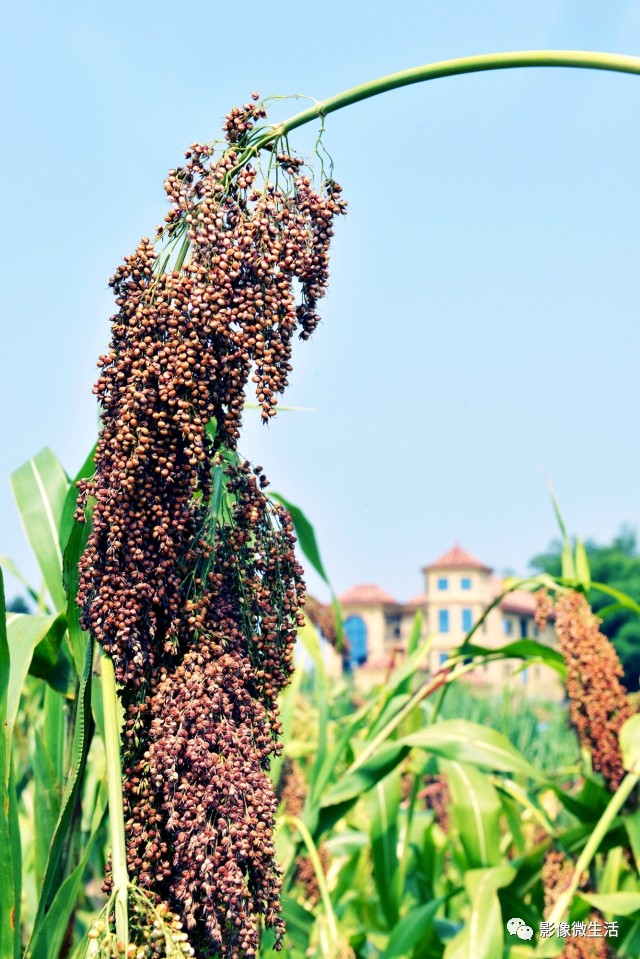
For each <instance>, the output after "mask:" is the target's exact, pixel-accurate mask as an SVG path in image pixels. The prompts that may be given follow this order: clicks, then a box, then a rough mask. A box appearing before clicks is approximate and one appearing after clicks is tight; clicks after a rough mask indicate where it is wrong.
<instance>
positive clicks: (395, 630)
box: [385, 614, 402, 639]
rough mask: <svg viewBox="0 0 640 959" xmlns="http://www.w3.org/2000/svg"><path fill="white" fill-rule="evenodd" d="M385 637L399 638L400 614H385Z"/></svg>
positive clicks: (400, 630)
mask: <svg viewBox="0 0 640 959" xmlns="http://www.w3.org/2000/svg"><path fill="white" fill-rule="evenodd" d="M385 625H386V632H387V639H400V635H401V632H402V629H401V627H402V616H397V615H396V614H393V615H389V616H385Z"/></svg>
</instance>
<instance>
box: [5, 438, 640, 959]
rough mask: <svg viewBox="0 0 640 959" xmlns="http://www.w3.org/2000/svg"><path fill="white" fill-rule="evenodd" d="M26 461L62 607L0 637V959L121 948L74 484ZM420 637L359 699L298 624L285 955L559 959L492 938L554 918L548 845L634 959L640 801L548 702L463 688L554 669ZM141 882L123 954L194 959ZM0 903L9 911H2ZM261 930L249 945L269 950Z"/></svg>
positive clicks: (34, 523) (630, 761)
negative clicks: (593, 758) (1, 762)
mask: <svg viewBox="0 0 640 959" xmlns="http://www.w3.org/2000/svg"><path fill="white" fill-rule="evenodd" d="M26 467H28V468H25V467H23V468H22V469H21V470H19V471H17V473H16V474H15V475H14V485H15V487H16V493H17V500H18V503H19V504H22V507H21V512H22V518H23V522H24V524H25V528H26V530H27V534H28V536H29V539H30V542H31V543H32V545H33V547H34V549H35V552H36V555H37V557H38V560H39V564H40V568H41V570H42V572H43V575H45V574H46V580H45V581H46V582H47V583H49V584H50V586H51V589H52V591H53V592H54V594H57V595H58V597H59V605H60V612H56V610H55V609H54V607H53V600H51V599H46V598H45V599H44V600H43V599H42V597H43V596H44V593H43V592H42V590H40V591H36V590H32V592H33V593H34V594H35V595H38V596H40V597H41V600H40V602H41V605H42V606H43V608H41V610H40V611H39V612H38V613H37V614H32V615H23V614H9V615H8V617H7V627H8V628H7V645H6V646H3V644H2V636H3V635H4V634H3V633H1V632H0V656H4V662H5V669H4V671H3V673H2V675H4V676H5V677H7V676H8V678H9V682H8V687H7V690H8V696H6V697H5V698H4V699H3V696H2V687H1V686H0V708H1V709H2V710H3V711H4V713H5V714H6V715H7V716H8V717H9V720H10V723H9V727H8V735H7V736H5V738H4V739H3V741H2V742H3V748H4V749H5V750H6V747H7V745H9V746H10V750H11V753H12V756H13V771H11V767H10V766H9V765H7V762H6V759H5V770H6V773H5V779H4V786H3V789H4V791H5V795H7V796H8V798H9V807H8V808H9V811H10V816H9V818H8V819H7V818H4V819H2V818H0V839H3V840H4V838H5V837H6V844H5V845H3V848H7V849H11V850H12V854H11V855H10V856H9V857H8V858H7V859H5V861H4V865H3V869H4V872H3V873H0V882H2V889H3V892H4V895H3V896H2V897H1V898H0V920H1V921H0V956H1V957H2V959H20V957H22V956H24V957H29V959H32V957H41V959H45V957H46V959H66V957H69V956H73V959H79V957H82V956H84V955H87V956H98V955H117V954H118V953H117V943H116V940H115V937H114V936H113V933H111V932H110V931H109V925H108V924H107V923H106V922H105V918H106V917H107V913H108V910H109V909H110V908H111V909H112V908H113V906H112V905H111V906H108V905H107V906H106V907H105V897H104V894H103V893H101V892H100V886H101V884H102V876H103V874H104V869H105V866H106V862H107V857H108V854H109V842H110V840H109V837H108V832H107V829H106V817H105V807H106V790H105V785H104V777H105V767H104V746H103V742H104V735H105V733H104V724H103V720H102V706H101V700H100V687H99V686H97V685H96V684H95V683H93V682H92V674H91V670H90V668H89V666H90V657H88V658H87V657H85V659H84V660H83V659H82V656H81V655H79V654H80V652H81V647H80V644H79V643H78V640H79V639H80V634H79V633H78V632H77V630H78V625H77V612H76V609H75V605H74V604H72V603H71V604H70V605H69V606H68V608H67V601H66V597H65V600H64V601H63V598H62V596H61V595H60V594H59V590H57V589H56V585H55V584H56V576H57V577H61V574H62V569H63V566H64V567H66V569H67V574H66V580H65V582H66V590H67V592H68V593H69V597H72V595H73V590H74V589H75V588H76V582H77V577H76V578H75V579H74V575H73V574H74V571H75V563H74V559H75V557H76V556H77V553H78V550H79V549H80V548H81V543H80V542H79V541H75V539H74V537H73V536H72V537H71V540H70V541H69V542H68V544H67V546H66V548H65V549H63V548H62V547H61V546H60V537H59V533H56V536H55V537H54V530H61V531H62V532H63V533H64V531H65V529H66V535H67V536H69V531H68V530H69V527H68V526H66V523H67V517H68V516H69V512H70V510H71V509H72V506H73V502H74V500H75V489H74V487H73V486H72V484H71V483H70V481H69V479H68V478H67V477H66V476H65V474H64V472H63V470H62V469H61V468H60V466H59V464H58V463H57V461H56V460H55V457H54V456H53V454H51V453H50V451H43V452H42V453H40V454H38V455H37V456H36V457H34V458H33V460H31V461H30V463H29V464H26ZM27 492H28V494H29V495H27ZM36 492H37V495H34V494H35V493H36ZM26 504H28V508H27V505H26ZM299 515H301V516H303V515H304V514H302V513H301V512H300V511H299ZM305 523H306V525H305V526H304V530H305V537H304V540H305V544H306V545H307V546H308V547H309V549H310V554H311V555H312V556H313V557H314V559H317V557H318V556H319V553H318V551H317V543H316V540H315V534H314V532H313V528H312V527H311V525H310V524H308V521H306V518H305ZM56 544H57V545H56ZM65 554H66V561H64V562H61V560H63V558H64V556H65ZM577 565H580V568H581V574H582V575H584V567H583V565H582V564H576V563H575V562H574V572H575V567H576V566H577ZM565 572H566V571H565ZM58 581H59V580H58ZM542 581H543V582H544V583H545V584H546V585H549V584H550V583H551V581H550V580H549V578H548V577H544V578H543V580H542ZM518 585H520V586H521V585H522V584H521V583H514V584H513V586H514V587H515V586H518ZM530 585H531V586H538V585H540V583H539V582H538V581H536V582H533V583H531V584H530ZM3 621H4V620H3ZM421 633H422V629H421V623H420V620H419V617H418V619H417V620H416V623H415V625H414V630H413V633H412V636H411V639H410V641H409V645H408V649H407V658H406V660H405V662H403V663H401V664H400V665H398V666H397V668H396V669H395V671H394V672H393V674H392V675H391V676H390V677H389V680H388V682H387V683H385V684H384V685H383V686H381V687H380V688H377V689H374V690H372V691H371V692H369V693H366V694H363V693H362V691H361V690H359V689H358V688H357V687H356V686H354V685H353V677H352V678H351V679H349V678H345V679H343V680H341V681H339V682H337V683H336V682H335V681H333V680H331V681H330V680H329V677H328V676H327V674H326V671H325V668H324V663H323V660H322V655H321V647H320V643H319V639H318V634H317V633H316V631H315V630H314V629H313V627H311V625H310V624H309V623H307V625H305V627H304V628H303V629H302V631H301V634H300V640H301V642H302V643H303V644H304V645H305V647H306V649H307V656H308V661H309V663H310V664H312V665H310V666H309V667H308V668H307V671H306V673H305V672H304V670H302V669H299V670H298V671H297V672H296V673H295V675H294V679H293V682H292V684H291V685H290V686H289V687H287V689H286V690H285V691H284V693H283V694H282V696H281V700H280V709H281V718H282V722H283V731H284V755H283V756H282V757H280V758H277V759H276V760H275V761H274V762H273V765H272V770H271V775H272V777H273V781H274V785H275V787H276V789H277V793H278V796H279V798H280V809H279V815H278V828H277V836H276V842H277V849H278V857H279V861H280V862H281V864H282V866H283V870H284V885H283V910H284V913H283V914H284V918H285V920H286V923H287V932H286V936H285V945H284V953H283V955H284V957H286V959H308V957H315V959H336V957H338V959H340V957H342V959H471V957H473V959H495V957H498V956H502V955H504V956H508V957H513V959H517V957H526V956H531V957H533V956H547V955H548V956H552V955H559V954H560V951H561V949H562V943H561V941H560V940H558V939H556V938H549V939H547V940H540V941H536V940H532V941H531V942H526V941H523V940H520V939H517V938H516V937H510V936H509V934H508V933H507V932H506V931H505V922H506V920H507V919H508V918H510V917H511V916H512V915H517V916H519V917H521V918H522V919H523V920H524V921H525V922H527V923H528V924H529V925H530V926H531V928H532V929H535V930H536V931H537V929H538V927H539V924H540V922H541V921H543V919H544V918H545V916H546V915H548V909H547V905H546V904H545V903H546V901H547V900H546V899H545V896H546V897H547V899H548V898H549V889H548V888H546V887H545V885H544V883H545V875H546V876H547V881H548V876H549V868H548V867H546V865H545V864H546V863H547V862H552V861H553V860H549V859H548V857H549V856H551V855H552V854H553V855H556V851H559V852H560V854H561V856H562V857H564V858H563V860H562V861H563V862H565V863H568V866H566V868H567V869H568V871H569V874H571V873H572V870H573V864H574V863H575V862H576V857H577V856H580V855H582V856H583V857H584V856H585V854H586V855H587V859H588V861H587V863H586V867H585V868H586V874H587V875H588V884H587V885H584V884H582V885H581V886H580V888H579V889H577V888H576V889H575V890H574V891H573V893H572V895H571V899H570V902H569V903H568V904H567V906H566V914H567V921H568V922H578V923H579V922H581V921H582V919H583V917H585V916H587V915H591V914H592V913H593V911H594V909H597V910H598V915H599V916H601V917H605V918H606V919H607V920H613V919H615V920H616V921H617V922H618V933H619V935H618V937H617V939H616V945H615V949H616V955H619V956H621V957H625V956H626V957H631V956H634V955H635V954H637V952H638V950H639V949H640V882H639V881H638V872H637V866H638V861H639V859H640V818H639V817H638V812H637V809H636V807H635V805H633V804H632V805H625V797H624V796H622V794H621V793H620V791H618V793H615V794H613V796H612V794H611V793H610V792H609V791H608V790H607V789H606V786H605V784H604V782H603V780H602V778H601V777H600V776H598V775H597V774H594V773H593V771H592V769H591V762H590V758H589V756H588V755H587V754H586V753H585V752H584V750H582V751H580V750H579V748H578V746H577V743H576V739H575V736H574V734H573V733H572V732H570V731H568V730H567V729H566V728H565V721H566V713H565V711H564V709H563V708H562V707H560V706H557V705H553V704H544V703H530V702H527V701H524V700H521V699H519V698H518V697H517V696H515V697H511V696H507V695H505V696H504V697H502V698H501V697H494V698H490V699H485V698H483V697H481V696H479V695H477V694H475V693H471V692H470V690H469V689H468V688H467V687H463V686H462V685H461V683H462V682H463V681H464V676H465V675H466V674H467V673H469V672H470V671H472V670H473V669H474V668H482V665H483V663H484V662H486V661H488V660H494V659H496V658H505V659H510V660H511V659H513V658H521V659H522V662H523V664H526V663H527V662H531V663H533V662H537V663H539V662H540V661H541V658H542V660H543V661H545V662H547V664H548V665H550V666H551V667H552V668H554V669H556V670H557V671H558V672H559V673H560V674H561V675H562V674H563V672H564V666H563V664H562V661H561V660H560V659H559V657H558V654H557V652H556V651H555V650H553V649H550V648H549V647H547V646H543V645H542V644H538V643H536V642H535V641H533V640H531V641H527V642H526V643H524V644H522V643H518V642H516V643H508V644H506V645H505V646H504V647H503V648H502V649H499V650H487V651H484V652H483V651H481V650H480V648H479V647H474V646H473V640H474V636H470V637H469V638H468V640H467V642H466V643H465V645H464V647H463V648H462V649H461V650H460V654H459V655H457V656H453V657H452V658H451V660H450V661H449V662H448V663H447V664H446V666H445V667H443V669H441V670H440V671H439V672H438V673H436V674H430V673H429V672H428V671H427V670H426V669H425V666H424V664H425V662H426V658H427V653H428V651H429V647H430V640H427V641H426V642H425V641H422V642H421V640H420V636H421ZM84 642H85V643H86V638H85V640H84ZM3 649H4V650H5V652H4V653H3ZM470 651H471V652H473V653H474V655H473V658H472V661H471V662H470V661H469V652H470ZM7 652H8V653H9V654H10V655H11V662H10V668H8V669H7V668H6V656H7ZM90 689H91V692H92V696H91V706H90V707H89V690H90ZM303 689H304V690H305V692H304V694H303V693H302V690H303ZM445 691H446V695H443V693H444V692H445ZM623 731H624V730H623ZM628 740H629V741H628V744H627V746H626V747H625V749H626V758H625V763H626V765H627V768H634V764H636V763H637V761H638V760H637V756H638V755H640V748H639V747H638V745H637V731H635V730H634V729H631V730H630V734H629V736H628ZM1 755H2V754H0V758H1ZM6 755H7V753H6V752H5V756H6ZM74 755H75V756H76V760H73V756H74ZM631 775H632V776H633V774H631ZM621 788H622V787H621ZM627 794H628V793H627ZM620 800H622V801H620ZM0 808H2V807H0ZM612 809H613V812H611V810H612ZM594 836H595V837H596V840H597V846H596V848H595V850H593V849H590V848H589V843H590V842H591V843H592V844H593V837H594ZM545 869H546V872H545ZM136 888H137V887H135V885H134V886H133V887H132V890H131V906H130V922H131V924H132V925H131V928H132V930H134V934H135V929H136V928H137V926H136V923H137V924H138V925H139V926H140V932H139V934H138V942H142V943H144V941H145V939H144V935H145V933H144V932H143V930H144V929H148V928H150V927H149V922H151V928H154V929H156V933H155V934H154V935H155V938H154V939H153V948H154V949H155V950H156V951H155V952H154V953H150V952H144V951H139V952H132V953H131V955H132V956H133V955H135V956H143V955H147V954H149V955H151V954H153V955H156V956H167V957H171V956H174V957H177V956H186V955H188V954H189V946H188V943H186V942H185V941H184V938H183V937H184V933H183V931H182V930H180V928H179V926H176V925H175V922H176V920H175V917H171V916H167V915H166V914H163V913H162V912H158V911H157V909H158V907H157V906H156V905H155V904H154V903H153V901H145V900H144V899H140V896H141V895H142V893H141V891H136ZM12 904H13V907H14V908H15V907H16V906H17V905H18V904H19V905H20V907H21V908H20V910H16V912H15V913H13V911H12V908H11V906H12ZM561 906H562V904H561ZM105 908H106V909H107V913H105ZM563 908H564V907H563ZM545 910H547V912H545ZM14 916H15V917H17V918H18V920H19V921H18V924H17V925H15V926H14V925H13V922H14ZM101 917H102V918H101ZM602 921H604V919H602ZM87 934H89V938H88V937H87ZM272 935H273V934H272V933H264V935H263V941H262V945H261V948H260V956H261V957H263V959H266V957H267V956H268V955H270V954H271V944H272ZM151 944H152V943H151V940H149V941H148V943H147V946H148V947H149V948H151ZM147 946H145V947H144V948H147ZM100 950H102V951H100Z"/></svg>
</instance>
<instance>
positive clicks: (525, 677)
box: [520, 669, 529, 686]
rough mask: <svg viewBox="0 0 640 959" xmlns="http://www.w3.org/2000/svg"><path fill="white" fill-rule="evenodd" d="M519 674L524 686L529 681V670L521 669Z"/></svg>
mask: <svg viewBox="0 0 640 959" xmlns="http://www.w3.org/2000/svg"><path fill="white" fill-rule="evenodd" d="M520 675H521V677H522V682H523V683H524V684H525V686H526V684H527V683H528V682H529V670H528V669H523V670H522V672H521V673H520Z"/></svg>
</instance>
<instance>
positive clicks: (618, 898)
mask: <svg viewBox="0 0 640 959" xmlns="http://www.w3.org/2000/svg"><path fill="white" fill-rule="evenodd" d="M580 899H584V901H585V902H588V903H589V905H590V906H595V908H596V909H598V910H599V911H600V912H603V913H605V915H607V916H630V915H632V914H633V913H634V912H638V910H640V892H609V893H593V894H591V893H584V892H583V893H580Z"/></svg>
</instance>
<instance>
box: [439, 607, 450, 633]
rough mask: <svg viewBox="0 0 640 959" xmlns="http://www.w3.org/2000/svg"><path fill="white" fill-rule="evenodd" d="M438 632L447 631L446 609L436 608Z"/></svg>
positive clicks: (447, 615) (447, 611)
mask: <svg viewBox="0 0 640 959" xmlns="http://www.w3.org/2000/svg"><path fill="white" fill-rule="evenodd" d="M438 632H439V633H448V632H449V610H448V609H439V610H438Z"/></svg>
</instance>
